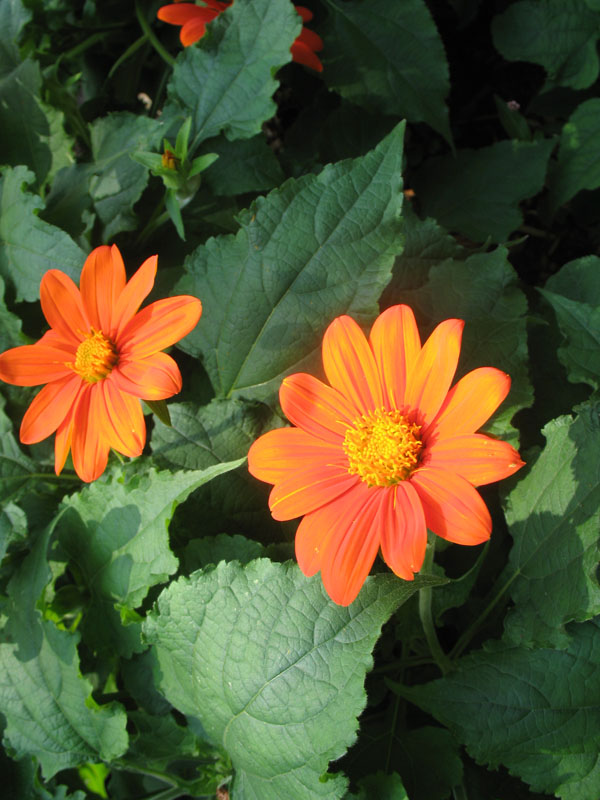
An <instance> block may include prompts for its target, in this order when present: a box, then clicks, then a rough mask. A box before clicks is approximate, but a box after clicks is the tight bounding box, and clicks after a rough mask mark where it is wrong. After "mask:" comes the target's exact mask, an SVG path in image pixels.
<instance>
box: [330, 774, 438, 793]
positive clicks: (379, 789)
mask: <svg viewBox="0 0 600 800" xmlns="http://www.w3.org/2000/svg"><path fill="white" fill-rule="evenodd" d="M358 785H359V787H360V791H359V793H358V794H348V795H345V797H344V800H372V798H374V797H379V798H385V800H409V798H408V795H407V794H406V790H405V788H404V786H403V785H402V780H401V779H400V776H399V775H398V774H397V773H395V772H392V773H391V774H390V775H386V773H385V772H376V773H375V774H374V775H367V777H366V778H363V779H362V780H360V781H359V782H358ZM432 800H433V798H432Z"/></svg>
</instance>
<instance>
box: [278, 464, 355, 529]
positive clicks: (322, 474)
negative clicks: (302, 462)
mask: <svg viewBox="0 0 600 800" xmlns="http://www.w3.org/2000/svg"><path fill="white" fill-rule="evenodd" d="M359 480H360V479H359V478H357V477H356V476H355V475H349V474H348V472H347V471H346V469H345V467H344V466H343V465H339V464H319V465H318V466H315V467H307V468H305V469H301V470H297V471H295V472H294V473H293V475H290V476H289V477H287V478H285V479H284V480H282V481H281V482H280V483H278V484H277V485H276V486H274V487H273V489H272V491H271V494H270V496H269V508H270V509H271V514H272V515H273V518H274V519H277V520H285V519H294V517H301V516H302V515H303V514H308V512H309V511H314V510H315V508H320V507H321V506H324V505H325V504H326V503H330V502H331V501H332V500H334V499H335V498H336V497H339V496H340V495H341V494H343V493H344V492H347V491H348V489H351V488H352V487H353V486H356V484H357V483H359Z"/></svg>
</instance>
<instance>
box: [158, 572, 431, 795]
mask: <svg viewBox="0 0 600 800" xmlns="http://www.w3.org/2000/svg"><path fill="white" fill-rule="evenodd" d="M431 581H433V582H434V583H435V582H436V579H435V578H424V577H421V576H418V577H417V578H416V580H415V581H414V582H412V583H409V582H406V581H399V580H398V579H397V578H396V577H395V576H390V575H377V576H375V577H371V578H367V581H366V582H365V585H364V587H363V589H362V591H361V593H360V594H359V596H358V598H357V599H356V600H355V602H354V603H352V605H350V606H349V607H347V608H343V607H341V606H336V605H335V604H333V603H332V602H331V601H330V600H329V598H328V597H327V596H326V594H325V592H324V590H323V587H322V584H321V580H320V578H319V577H318V576H317V577H314V578H305V577H304V576H303V575H302V574H301V573H300V570H299V569H298V567H297V566H296V565H294V564H289V563H288V564H274V563H272V562H270V561H268V560H266V559H259V560H257V561H252V562H250V564H248V565H246V566H245V567H242V566H241V565H240V564H236V563H235V562H233V563H229V564H227V563H224V562H222V563H221V564H220V565H219V566H217V567H216V568H214V569H207V570H205V571H203V572H196V573H194V574H193V575H192V576H191V577H190V578H189V579H180V580H179V581H177V582H176V583H173V584H171V586H170V587H169V588H168V589H166V590H164V591H163V592H162V594H161V595H160V597H159V600H158V607H157V609H156V610H155V611H154V612H153V613H152V614H151V615H150V616H149V617H148V619H147V621H146V623H145V625H144V630H145V634H146V637H147V639H148V641H149V642H150V643H151V644H152V645H153V646H154V649H155V651H156V654H157V656H158V662H159V670H160V673H159V674H160V688H161V691H162V692H163V693H164V694H165V696H166V697H167V699H168V700H169V701H170V702H171V703H172V704H173V705H174V706H175V707H176V708H177V709H178V710H179V711H181V712H182V713H184V714H189V715H192V716H194V717H198V718H199V719H200V721H201V723H202V725H203V726H204V729H205V730H206V732H207V733H208V735H209V736H210V738H211V740H212V741H213V742H214V743H215V744H218V745H222V746H223V747H224V748H225V750H226V751H227V752H228V753H229V755H230V757H231V760H232V762H233V766H234V769H235V777H234V783H233V791H232V800H241V798H249V797H256V798H259V797H260V798H261V800H281V798H283V797H285V798H286V800H306V797H307V796H310V797H315V798H318V797H326V798H331V800H333V799H334V798H340V797H341V796H342V794H343V792H344V788H345V780H344V779H343V777H341V776H336V777H335V778H334V777H332V779H331V780H328V781H327V782H322V781H320V776H321V775H323V773H325V772H326V770H327V765H328V762H329V761H331V760H332V759H336V758H339V756H341V755H342V753H343V752H344V750H345V749H346V748H347V747H348V746H349V745H350V744H351V743H352V742H353V740H354V738H355V735H356V728H357V724H358V723H357V719H356V717H357V715H358V714H359V713H360V712H361V710H362V709H363V707H364V705H365V701H366V695H365V691H364V688H363V683H364V678H365V673H366V671H367V669H369V668H370V667H371V665H372V658H371V650H372V649H373V646H374V644H375V641H376V640H377V638H378V636H379V632H380V630H381V626H382V625H383V623H384V622H385V621H386V620H387V619H388V617H389V616H390V614H392V613H393V611H395V609H396V608H397V607H398V606H399V605H401V604H402V603H403V602H404V601H405V600H406V599H408V597H410V596H411V595H412V594H413V593H414V592H415V591H416V590H417V589H419V588H420V587H421V586H425V585H428V584H429V583H430V582H431Z"/></svg>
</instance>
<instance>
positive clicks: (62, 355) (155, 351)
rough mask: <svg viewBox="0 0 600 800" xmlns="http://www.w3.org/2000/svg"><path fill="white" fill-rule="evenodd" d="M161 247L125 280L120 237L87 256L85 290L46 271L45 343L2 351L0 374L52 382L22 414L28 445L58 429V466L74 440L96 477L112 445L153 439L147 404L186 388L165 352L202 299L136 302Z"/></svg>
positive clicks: (129, 452) (81, 465)
mask: <svg viewBox="0 0 600 800" xmlns="http://www.w3.org/2000/svg"><path fill="white" fill-rule="evenodd" d="M156 262H157V256H151V257H150V258H148V259H147V260H146V261H144V263H143V264H142V266H141V267H140V268H139V269H138V271H137V272H136V273H135V275H133V276H132V278H131V279H130V280H129V281H127V282H126V277H125V265H124V264H123V259H122V258H121V254H120V252H119V249H118V248H117V246H116V245H113V246H112V247H107V246H103V247H97V248H96V249H95V250H92V252H91V253H90V255H89V256H88V257H87V259H86V261H85V264H84V265H83V270H82V272H81V280H80V289H78V288H77V286H75V284H74V283H73V281H72V280H71V278H69V277H68V275H65V274H64V273H63V272H61V271H60V270H57V269H51V270H49V271H48V272H47V273H46V274H45V275H44V277H43V278H42V283H41V286H40V298H41V303H42V311H43V312H44V316H45V317H46V320H47V321H48V324H49V325H50V330H49V331H48V332H47V333H45V334H44V336H42V338H41V339H40V340H39V342H36V344H33V345H26V346H24V347H15V348H13V349H12V350H7V351H6V352H4V353H2V354H0V378H1V379H2V380H3V381H6V382H7V383H13V384H16V385H17V386H37V385H39V384H41V383H45V384H47V385H46V386H44V388H43V389H42V390H41V391H40V392H39V393H38V394H37V395H36V397H35V398H34V399H33V402H32V403H31V405H30V406H29V408H28V409H27V411H26V413H25V416H24V417H23V422H22V423H21V433H20V436H21V441H22V442H23V443H24V444H34V443H35V442H40V441H41V440H42V439H45V438H46V437H47V436H50V435H51V434H52V433H54V432H55V431H56V439H55V458H54V468H55V470H56V474H57V475H58V474H59V473H60V471H61V470H62V468H63V466H64V463H65V460H66V458H67V455H68V453H69V449H71V450H72V454H73V465H74V467H75V470H76V472H77V474H78V475H79V477H80V478H81V479H82V480H84V481H93V480H95V479H96V478H98V477H99V476H100V475H101V474H102V472H103V471H104V469H105V467H106V462H107V460H108V452H109V450H110V448H111V447H113V448H114V449H115V450H118V451H119V452H120V453H123V454H124V455H126V456H139V455H140V453H141V452H142V450H143V449H144V444H145V441H146V425H145V422H144V415H143V413H142V407H141V404H140V398H143V399H145V400H162V399H164V398H166V397H171V395H173V394H176V393H177V392H179V391H180V389H181V374H180V372H179V368H178V367H177V364H176V363H175V362H174V361H173V359H172V358H171V357H170V356H168V355H166V353H161V352H160V351H161V350H163V349H164V348H165V347H169V346H170V345H172V344H174V343H175V342H177V341H179V339H182V338H183V337H184V336H186V335H187V334H188V333H189V332H190V331H191V330H192V329H193V328H194V327H195V325H196V323H197V322H198V320H199V319H200V314H201V312H202V305H201V303H200V300H198V299H196V298H195V297H189V296H187V295H180V296H179V297H169V298H167V299H166V300H157V301H156V302H155V303H151V304H150V305H149V306H146V308H144V309H143V310H142V311H139V312H138V309H139V307H140V305H141V304H142V302H143V301H144V299H145V298H146V297H147V296H148V294H149V293H150V291H151V289H152V286H153V285H154V277H155V275H156Z"/></svg>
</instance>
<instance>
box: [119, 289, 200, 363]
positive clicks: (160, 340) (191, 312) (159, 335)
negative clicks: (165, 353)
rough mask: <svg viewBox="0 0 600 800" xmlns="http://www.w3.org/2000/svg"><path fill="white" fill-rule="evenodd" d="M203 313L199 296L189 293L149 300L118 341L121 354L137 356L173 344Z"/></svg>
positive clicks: (148, 354) (140, 356) (125, 357)
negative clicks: (191, 295) (153, 301)
mask: <svg viewBox="0 0 600 800" xmlns="http://www.w3.org/2000/svg"><path fill="white" fill-rule="evenodd" d="M201 313H202V304H201V302H200V300H198V298H196V297H190V296H189V295H179V296H177V297H167V298H166V299H164V300H157V301H156V302H155V303H150V305H149V306H146V308H143V309H142V310H141V311H139V312H138V313H137V314H136V315H135V317H134V318H133V319H132V320H131V321H130V322H129V323H128V324H127V325H126V326H125V328H124V329H123V332H122V333H121V335H120V336H119V339H118V342H117V345H118V348H119V353H120V355H121V356H122V357H123V358H124V359H125V360H133V359H136V360H137V359H140V358H145V357H146V356H151V355H153V354H154V353H158V351H159V350H164V349H165V348H166V347H170V346H171V345H172V344H175V342H178V341H179V340H180V339H183V337H184V336H187V334H188V333H189V332H190V331H191V330H193V329H194V328H195V327H196V325H197V324H198V320H199V319H200V315H201Z"/></svg>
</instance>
